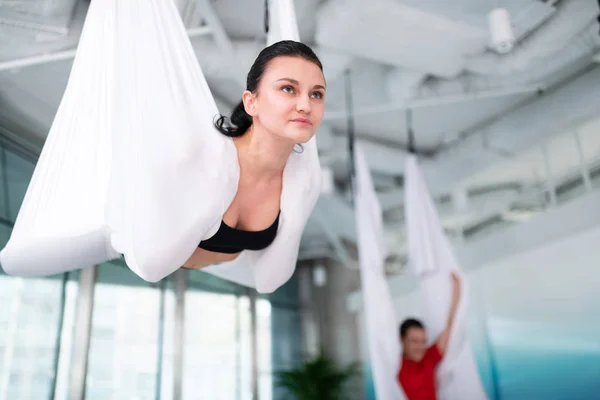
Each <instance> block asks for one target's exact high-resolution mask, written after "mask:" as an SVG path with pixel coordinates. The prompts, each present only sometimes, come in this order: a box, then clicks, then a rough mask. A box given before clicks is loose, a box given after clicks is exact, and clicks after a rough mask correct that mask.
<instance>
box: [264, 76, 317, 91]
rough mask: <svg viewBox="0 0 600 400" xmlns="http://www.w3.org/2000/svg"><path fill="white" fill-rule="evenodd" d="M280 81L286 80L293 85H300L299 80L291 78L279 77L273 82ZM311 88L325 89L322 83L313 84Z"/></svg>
mask: <svg viewBox="0 0 600 400" xmlns="http://www.w3.org/2000/svg"><path fill="white" fill-rule="evenodd" d="M281 81H286V82H289V83H292V84H294V85H300V82H298V81H297V80H295V79H292V78H281V79H278V80H276V81H275V82H281ZM313 89H323V90H325V86H323V85H315V86H313Z"/></svg>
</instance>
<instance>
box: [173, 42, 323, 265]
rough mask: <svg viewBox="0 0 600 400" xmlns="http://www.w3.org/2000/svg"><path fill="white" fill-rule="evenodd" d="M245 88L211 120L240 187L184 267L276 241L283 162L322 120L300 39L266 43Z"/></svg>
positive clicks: (316, 72) (312, 67)
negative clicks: (226, 112) (225, 139)
mask: <svg viewBox="0 0 600 400" xmlns="http://www.w3.org/2000/svg"><path fill="white" fill-rule="evenodd" d="M246 85H247V87H246V91H244V93H243V94H242V101H241V102H240V103H239V104H238V105H237V106H236V107H235V109H234V110H233V112H232V114H231V117H230V121H229V122H230V123H228V121H227V119H226V118H225V117H223V116H220V117H219V118H218V119H217V121H216V123H215V126H216V128H217V129H218V130H219V131H220V132H221V133H222V134H224V135H226V136H229V137H232V138H233V141H234V144H235V147H236V150H237V155H238V162H239V166H240V178H239V184H238V190H237V193H236V195H235V197H234V199H233V201H232V202H231V204H230V205H229V208H228V209H227V210H226V212H225V214H224V215H223V218H222V221H221V225H220V227H219V229H218V231H217V232H216V234H214V235H213V236H212V237H210V238H208V239H206V240H203V241H202V242H201V243H200V244H199V246H198V249H196V250H195V252H194V254H193V255H192V256H191V257H190V258H189V259H188V260H187V262H186V263H185V264H184V267H185V268H204V267H206V266H209V265H212V264H217V263H221V262H227V261H232V260H234V259H235V258H237V257H238V256H239V254H240V253H241V252H242V251H244V250H262V249H265V248H267V247H268V246H269V245H270V244H271V243H272V242H273V241H274V239H275V237H276V235H277V230H278V225H279V218H280V210H281V208H280V205H281V193H282V188H283V171H284V167H285V166H286V162H287V160H288V158H289V156H290V154H291V153H292V151H294V147H295V146H297V145H298V144H300V143H306V142H307V141H308V140H309V139H311V138H312V137H313V135H314V134H315V132H316V131H317V129H318V127H319V125H320V123H321V120H322V118H323V112H324V104H325V86H326V85H325V78H324V75H323V66H322V64H321V62H320V61H319V59H318V57H317V56H316V55H315V53H314V52H313V51H312V50H311V49H310V48H309V47H308V46H306V45H304V44H302V43H299V42H295V41H281V42H277V43H275V44H273V45H271V46H269V47H266V48H265V49H264V50H262V51H261V52H260V54H259V55H258V57H257V59H256V60H255V62H254V64H253V65H252V68H251V69H250V72H249V73H248V77H247V81H246Z"/></svg>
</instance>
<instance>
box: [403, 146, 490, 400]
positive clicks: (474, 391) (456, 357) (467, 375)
mask: <svg viewBox="0 0 600 400" xmlns="http://www.w3.org/2000/svg"><path fill="white" fill-rule="evenodd" d="M404 173H405V175H404V182H405V185H406V186H405V203H404V207H405V216H406V217H405V220H406V227H407V235H408V248H409V264H410V267H411V269H412V271H413V272H414V273H415V274H416V275H417V276H418V277H419V278H420V294H421V299H422V304H423V311H424V315H423V319H424V322H425V324H426V326H427V330H428V334H429V337H430V339H431V340H434V339H435V338H436V337H437V336H438V335H439V333H440V332H441V331H442V330H443V329H444V327H445V325H446V322H447V318H448V312H449V309H450V302H451V297H452V287H451V278H450V272H451V271H454V272H455V273H456V274H457V275H458V276H459V277H460V278H461V287H462V290H461V298H460V303H459V306H458V310H457V314H456V317H455V318H456V319H455V323H454V326H453V330H452V333H451V336H450V342H449V345H448V349H447V351H446V355H445V357H444V359H443V360H442V362H441V364H440V366H439V367H438V372H437V379H438V394H439V398H440V399H441V400H464V399H469V400H483V399H486V398H487V397H486V394H485V391H484V389H483V385H482V384H481V380H480V377H479V373H478V371H477V366H476V364H475V358H474V355H473V352H472V349H471V344H470V341H469V339H468V337H467V334H466V323H467V321H466V318H467V307H468V290H469V289H468V285H467V281H466V278H465V276H464V275H463V274H462V272H461V268H460V266H459V263H458V260H457V258H456V256H455V254H454V252H453V250H452V246H451V245H450V243H449V241H448V239H447V238H446V236H445V235H444V231H443V228H442V225H441V224H440V220H439V217H438V215H437V212H436V209H435V206H434V203H433V201H432V199H431V196H430V194H429V192H428V190H427V187H426V185H425V181H424V179H423V177H422V174H421V172H420V170H419V166H418V163H417V160H416V158H415V157H414V156H413V155H409V156H408V157H407V159H406V165H405V169H404Z"/></svg>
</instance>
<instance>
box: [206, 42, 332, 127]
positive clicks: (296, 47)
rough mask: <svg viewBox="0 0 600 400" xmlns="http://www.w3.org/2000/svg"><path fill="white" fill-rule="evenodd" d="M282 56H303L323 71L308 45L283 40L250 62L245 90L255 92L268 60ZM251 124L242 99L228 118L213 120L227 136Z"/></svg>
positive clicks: (250, 118)
mask: <svg viewBox="0 0 600 400" xmlns="http://www.w3.org/2000/svg"><path fill="white" fill-rule="evenodd" d="M282 56H290V57H299V58H303V59H305V60H307V61H310V62H312V63H314V64H316V65H317V66H318V67H319V68H320V69H321V71H323V65H322V64H321V61H320V60H319V57H317V55H316V54H315V53H314V52H313V51H312V49H311V48H310V47H308V46H307V45H305V44H303V43H300V42H295V41H293V40H283V41H280V42H277V43H273V44H272V45H270V46H268V47H265V48H264V49H263V50H262V51H261V52H260V53H259V54H258V57H256V60H255V61H254V64H252V67H251V68H250V71H249V72H248V77H247V78H246V90H249V91H251V92H255V91H256V88H257V87H258V84H259V83H260V80H261V78H262V76H263V74H264V73H265V69H266V68H267V65H268V64H269V62H270V61H271V60H273V59H274V58H277V57H282ZM251 125H252V117H251V116H250V115H248V113H247V112H246V109H245V108H244V103H243V102H242V101H240V102H239V103H238V104H237V105H236V106H235V108H234V109H233V111H232V112H231V117H229V120H228V118H227V117H225V116H223V115H219V117H218V118H217V120H216V121H215V127H216V128H217V129H218V130H219V132H221V133H222V134H224V135H226V136H229V137H237V136H242V135H243V134H244V133H246V131H247V130H248V129H249V128H250V126H251Z"/></svg>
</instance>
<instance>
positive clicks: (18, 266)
mask: <svg viewBox="0 0 600 400" xmlns="http://www.w3.org/2000/svg"><path fill="white" fill-rule="evenodd" d="M270 15H271V23H270V25H271V27H273V29H272V33H271V35H270V37H269V41H270V42H274V41H277V40H282V39H293V40H298V30H297V26H296V20H295V15H294V8H293V1H292V0H277V1H275V2H273V5H272V7H271V12H270ZM276 34H280V35H288V36H281V37H276V36H274V35H276ZM217 113H218V111H217V107H216V104H215V102H214V99H213V97H212V94H211V92H210V89H209V87H208V85H207V82H206V80H205V78H204V75H203V73H202V70H201V68H200V65H199V63H198V60H197V58H196V55H195V54H194V51H193V49H192V46H191V43H190V40H189V38H188V36H187V34H186V31H185V28H184V26H183V23H182V21H181V17H180V16H179V14H178V11H177V9H176V7H175V5H174V2H173V0H127V1H120V0H94V1H93V2H91V4H90V8H89V10H88V14H87V17H86V22H85V26H84V28H83V32H82V35H81V39H80V42H79V46H78V49H77V55H76V57H75V60H74V62H73V68H72V71H71V75H70V78H69V82H68V85H67V88H66V91H65V94H64V96H63V99H62V101H61V104H60V106H59V109H58V112H57V114H56V117H55V120H54V122H53V124H52V127H51V129H50V132H49V134H48V137H47V140H46V143H45V146H44V149H43V151H42V154H41V156H40V159H39V161H38V164H37V166H36V169H35V171H34V174H33V177H32V179H31V182H30V185H29V188H28V190H27V193H26V196H25V199H24V201H23V204H22V206H21V210H20V212H19V215H18V217H17V220H16V222H15V227H14V229H13V232H12V235H11V238H10V240H9V242H8V244H7V245H6V247H5V248H4V249H3V250H2V252H1V253H0V262H1V263H2V268H3V269H4V270H5V271H6V272H7V273H9V274H12V275H20V276H41V275H51V274H56V273H60V272H64V271H68V270H74V269H79V268H85V267H89V266H92V265H95V264H99V263H102V262H104V261H107V260H110V259H114V258H117V257H119V255H120V254H123V255H124V256H125V261H126V263H127V265H128V266H129V268H131V270H132V271H133V272H135V273H136V274H137V275H139V276H140V277H142V278H143V279H145V280H147V281H153V282H154V281H158V280H160V279H162V278H163V277H165V276H167V275H169V274H170V273H172V272H174V271H175V270H177V269H178V268H180V266H181V265H182V264H183V263H184V262H185V261H186V260H187V259H188V258H189V257H190V256H191V255H192V253H193V252H194V250H195V249H196V248H197V246H198V243H199V242H200V241H201V240H204V239H207V238H209V237H211V236H212V235H213V234H214V233H215V232H216V230H217V229H218V227H219V225H220V221H221V218H222V216H223V214H224V212H225V211H226V210H227V208H228V207H229V204H230V203H231V201H232V200H233V197H234V196H235V193H236V191H237V184H238V180H239V165H238V161H237V151H236V149H235V146H234V144H233V141H232V140H231V139H230V138H228V137H225V136H223V135H222V134H220V133H219V132H218V131H217V130H216V129H215V128H214V127H213V121H214V118H215V116H216V115H217ZM320 179H321V177H320V166H319V160H318V154H317V147H316V139H314V138H313V139H311V141H309V143H307V144H306V145H305V150H304V152H303V153H301V154H296V153H293V154H292V155H291V156H290V158H289V160H288V162H287V165H286V167H285V171H284V175H283V180H284V184H283V192H282V195H281V218H280V226H279V232H278V235H277V238H276V239H275V242H274V243H273V244H272V245H271V246H270V247H269V248H267V249H265V250H262V251H245V252H244V253H242V255H241V256H240V257H238V259H237V260H235V261H234V262H231V263H225V264H222V265H217V266H213V267H210V268H208V269H206V270H207V271H208V272H211V273H214V274H215V275H218V276H220V277H223V278H225V279H229V280H231V281H234V282H237V283H241V284H244V285H247V286H251V287H255V288H256V289H257V290H258V291H259V292H271V291H273V290H275V289H276V288H277V287H279V286H281V285H282V284H283V283H285V282H286V281H287V280H288V279H289V277H290V276H291V275H292V273H293V271H294V269H295V264H296V259H297V254H298V248H299V245H300V237H301V234H302V231H303V229H304V226H305V224H306V221H307V219H308V217H309V215H310V213H311V211H312V208H313V207H314V205H315V203H316V200H317V198H318V196H319V191H320Z"/></svg>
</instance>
